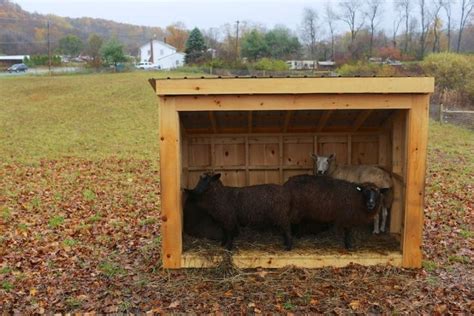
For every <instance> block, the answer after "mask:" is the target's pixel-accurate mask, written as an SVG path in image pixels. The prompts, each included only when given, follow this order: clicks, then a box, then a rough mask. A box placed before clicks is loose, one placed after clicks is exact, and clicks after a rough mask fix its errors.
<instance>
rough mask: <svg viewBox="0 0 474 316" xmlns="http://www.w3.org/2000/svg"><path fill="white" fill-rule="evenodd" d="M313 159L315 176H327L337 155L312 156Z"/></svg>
mask: <svg viewBox="0 0 474 316" xmlns="http://www.w3.org/2000/svg"><path fill="white" fill-rule="evenodd" d="M311 159H313V174H314V175H315V176H323V175H327V174H328V173H329V169H330V167H331V165H334V162H335V160H336V154H331V155H329V156H318V155H315V154H311Z"/></svg>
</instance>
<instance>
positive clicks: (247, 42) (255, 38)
mask: <svg viewBox="0 0 474 316" xmlns="http://www.w3.org/2000/svg"><path fill="white" fill-rule="evenodd" d="M267 55H268V50H267V44H266V42H265V38H264V34H262V33H261V32H259V31H258V30H256V29H253V30H252V31H251V32H249V33H247V34H245V35H244V37H243V38H242V56H244V57H247V58H248V59H249V60H253V61H256V60H257V59H259V58H262V57H265V56H267Z"/></svg>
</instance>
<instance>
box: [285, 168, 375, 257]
mask: <svg viewBox="0 0 474 316" xmlns="http://www.w3.org/2000/svg"><path fill="white" fill-rule="evenodd" d="M284 187H285V188H287V189H288V190H289V191H290V194H291V214H292V221H293V222H294V223H299V222H302V221H317V222H319V223H334V224H335V225H336V226H338V227H341V228H343V229H344V245H345V247H346V249H351V248H352V227H354V226H358V225H363V224H367V223H370V221H372V220H373V218H374V216H375V214H377V212H379V210H380V206H381V198H380V191H379V189H378V188H377V186H375V185H374V184H372V183H364V184H355V183H351V182H348V181H344V180H338V179H333V178H330V177H326V176H322V177H316V176H310V175H299V176H294V177H291V178H289V179H288V181H287V182H286V183H285V184H284Z"/></svg>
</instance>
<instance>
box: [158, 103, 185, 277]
mask: <svg viewBox="0 0 474 316" xmlns="http://www.w3.org/2000/svg"><path fill="white" fill-rule="evenodd" d="M160 186H161V219H162V224H161V234H162V258H163V266H164V267H165V268H180V267H181V251H182V232H181V229H182V228H181V227H182V206H181V205H182V201H181V190H180V188H181V151H180V126H179V117H178V112H177V111H176V109H175V106H174V99H172V98H171V99H166V98H160Z"/></svg>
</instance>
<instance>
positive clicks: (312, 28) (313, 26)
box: [302, 8, 318, 69]
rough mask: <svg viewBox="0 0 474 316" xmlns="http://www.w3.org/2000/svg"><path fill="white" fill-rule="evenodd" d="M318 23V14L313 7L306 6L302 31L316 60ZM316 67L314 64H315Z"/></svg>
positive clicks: (312, 57)
mask: <svg viewBox="0 0 474 316" xmlns="http://www.w3.org/2000/svg"><path fill="white" fill-rule="evenodd" d="M317 23H318V14H317V13H316V11H314V10H313V9H312V8H304V11H303V22H302V32H303V34H302V35H303V39H304V41H305V42H306V43H307V44H308V47H309V52H310V54H311V59H312V60H313V61H314V60H316V36H317V35H316V31H317V28H318V26H317ZM313 69H314V64H313Z"/></svg>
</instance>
